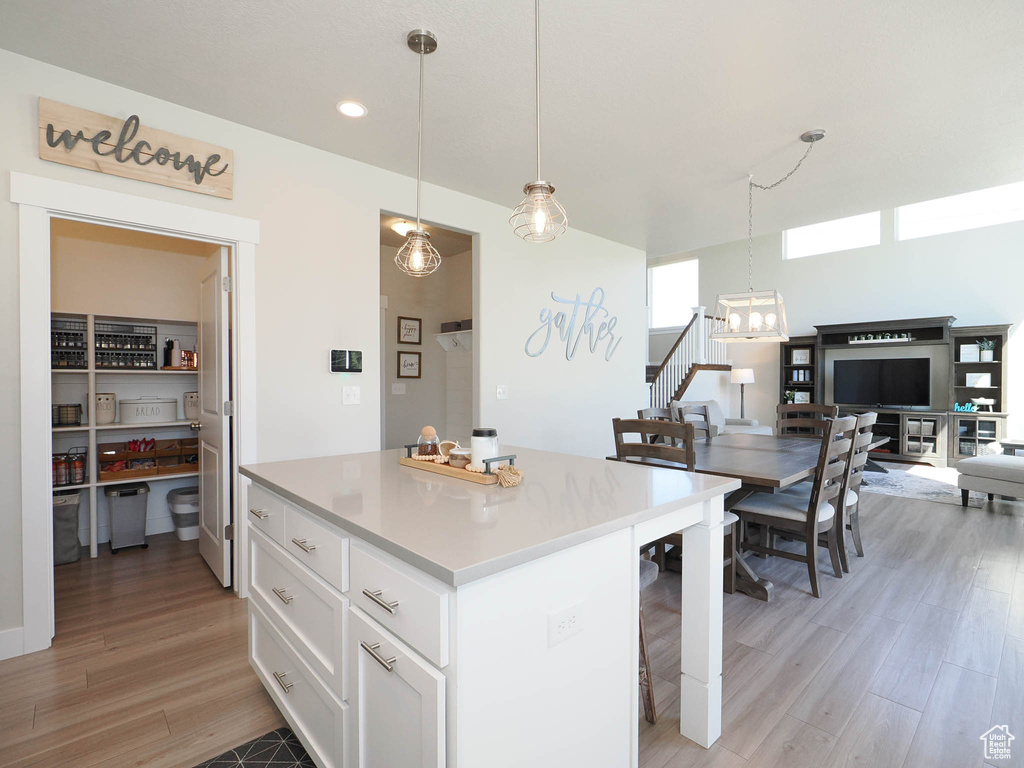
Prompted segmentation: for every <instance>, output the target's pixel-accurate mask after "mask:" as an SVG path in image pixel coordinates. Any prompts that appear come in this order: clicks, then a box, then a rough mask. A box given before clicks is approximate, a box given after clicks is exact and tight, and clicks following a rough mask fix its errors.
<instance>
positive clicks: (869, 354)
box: [779, 317, 1010, 466]
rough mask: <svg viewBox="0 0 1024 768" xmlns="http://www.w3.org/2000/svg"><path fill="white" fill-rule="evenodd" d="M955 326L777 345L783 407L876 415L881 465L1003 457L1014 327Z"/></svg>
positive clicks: (876, 328)
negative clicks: (826, 407) (834, 408)
mask: <svg viewBox="0 0 1024 768" xmlns="http://www.w3.org/2000/svg"><path fill="white" fill-rule="evenodd" d="M955 320H956V318H955V317H926V318H915V319H910V320H891V321H881V322H871V323H846V324H840V325H819V326H815V328H816V330H817V332H818V333H817V335H816V336H802V337H793V338H791V339H790V340H789V341H788V342H786V343H784V344H782V345H781V349H780V354H781V360H780V376H779V380H780V401H781V402H797V403H801V402H806V403H826V404H830V405H832V404H834V405H838V406H839V408H840V411H841V412H847V411H863V410H871V411H875V412H877V413H878V422H877V423H876V425H875V434H876V435H879V436H885V437H888V438H889V442H888V443H887V444H886V445H884V446H882V447H881V448H879V449H877V450H876V451H875V452H874V453H875V454H876V458H877V459H893V460H897V461H912V462H924V463H928V464H933V465H935V466H946V465H947V464H955V463H956V461H957V460H958V459H962V458H967V457H969V456H979V455H984V454H987V453H997V452H999V440H1000V439H1002V438H1004V437H1005V436H1006V417H1007V413H1006V409H1007V407H1008V406H1007V404H1006V402H1005V400H1006V392H1007V380H1006V376H1007V361H1006V350H1007V339H1008V334H1009V329H1010V326H1009V325H978V326H963V327H954V325H953V322H954V321H955Z"/></svg>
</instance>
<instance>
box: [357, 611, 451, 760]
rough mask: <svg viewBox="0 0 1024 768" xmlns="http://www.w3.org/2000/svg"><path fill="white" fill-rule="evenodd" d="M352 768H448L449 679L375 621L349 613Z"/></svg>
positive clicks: (361, 615) (360, 614) (364, 615)
mask: <svg viewBox="0 0 1024 768" xmlns="http://www.w3.org/2000/svg"><path fill="white" fill-rule="evenodd" d="M349 612H350V613H349V621H348V647H349V649H350V650H349V664H348V669H349V708H350V710H349V714H350V717H351V724H352V735H351V739H350V741H349V750H350V751H349V756H350V759H349V762H348V765H349V766H350V768H356V766H358V767H359V768H380V767H381V766H387V767H388V768H427V767H428V766H429V767H430V768H443V766H444V764H445V699H444V696H445V679H444V676H443V675H442V674H441V673H440V672H439V671H437V670H436V669H434V667H432V666H431V665H430V664H429V663H428V662H427V661H425V660H423V659H422V658H420V657H419V656H418V655H417V654H416V653H415V652H413V651H412V650H411V649H410V648H409V647H408V646H406V645H404V644H403V643H401V642H400V641H399V640H397V639H396V638H395V637H394V636H393V635H391V634H390V633H389V632H387V631H386V630H384V629H383V627H381V626H380V625H378V624H377V623H376V622H375V621H373V620H372V619H370V618H369V617H368V616H367V615H366V614H364V613H363V612H362V611H361V610H359V609H358V608H350V609H349Z"/></svg>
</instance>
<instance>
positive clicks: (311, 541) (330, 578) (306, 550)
mask: <svg viewBox="0 0 1024 768" xmlns="http://www.w3.org/2000/svg"><path fill="white" fill-rule="evenodd" d="M284 548H285V549H286V550H288V553H289V554H292V555H295V557H296V559H298V561H299V562H301V563H303V564H305V565H306V566H308V567H309V568H310V569H311V570H313V571H315V572H316V573H318V574H320V576H322V577H323V579H324V581H326V582H327V583H328V584H330V585H332V586H333V587H335V588H336V589H337V590H338V591H340V592H347V591H348V537H347V536H344V535H342V534H341V533H339V532H338V531H336V530H333V529H331V528H330V527H329V526H328V525H327V524H326V523H321V522H319V521H318V520H314V519H313V518H312V517H311V516H310V515H308V514H307V513H305V512H300V511H299V510H297V509H295V508H293V507H290V506H286V507H285V510H284Z"/></svg>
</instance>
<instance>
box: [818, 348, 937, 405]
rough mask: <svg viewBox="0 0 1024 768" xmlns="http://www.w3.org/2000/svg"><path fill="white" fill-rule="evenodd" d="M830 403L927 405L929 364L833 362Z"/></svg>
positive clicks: (917, 360)
mask: <svg viewBox="0 0 1024 768" xmlns="http://www.w3.org/2000/svg"><path fill="white" fill-rule="evenodd" d="M832 400H833V402H834V403H836V404H837V405H893V406H914V405H919V406H920V405H923V406H930V405H931V361H930V360H929V359H928V358H926V357H905V358H890V359H876V360H836V361H835V363H834V365H833V368H832Z"/></svg>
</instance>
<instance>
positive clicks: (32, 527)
mask: <svg viewBox="0 0 1024 768" xmlns="http://www.w3.org/2000/svg"><path fill="white" fill-rule="evenodd" d="M10 190H11V195H10V199H11V202H12V203H15V204H17V205H18V225H19V226H18V239H19V244H18V251H19V268H20V275H19V282H20V292H19V297H20V298H19V304H20V307H19V311H20V318H21V327H20V355H19V357H20V392H21V560H22V574H21V576H22V615H23V621H24V625H23V627H22V629H21V638H20V643H18V642H10V641H12V640H14V641H16V640H17V638H14V637H11V636H10V635H8V636H7V638H5V639H6V640H7V641H8V643H5V650H6V653H4V654H3V657H7V656H19V655H23V654H26V653H32V652H34V651H39V650H42V649H44V648H49V647H50V644H51V642H52V640H53V636H54V629H55V624H54V593H53V583H54V582H53V522H52V515H51V514H50V509H51V506H52V501H51V497H52V491H53V487H52V470H51V467H50V463H51V461H50V455H51V453H52V450H53V446H52V437H51V434H52V433H51V425H50V417H49V412H50V408H49V400H50V386H51V374H50V358H49V351H48V349H49V332H50V221H51V219H55V218H58V219H72V220H75V221H84V222H88V223H92V224H100V225H104V226H109V227H115V228H119V229H130V230H136V231H140V232H152V233H155V234H161V235H169V236H172V237H182V238H188V239H190V240H202V241H206V242H211V243H217V244H219V245H226V246H229V247H230V248H231V252H232V255H231V273H232V288H233V297H232V301H231V323H232V328H230V329H229V333H230V334H231V337H232V339H233V343H232V344H231V359H230V365H231V369H232V399H233V402H234V404H235V406H234V419H233V423H232V449H233V450H232V468H231V475H232V481H231V482H232V492H233V498H234V501H235V507H236V509H237V508H238V506H239V504H240V501H241V499H242V498H244V496H243V494H242V490H243V488H242V487H240V478H239V474H238V465H239V464H240V463H251V462H255V461H256V460H257V450H256V427H257V422H256V419H257V377H256V349H255V337H256V308H255V297H256V286H255V276H256V263H255V262H256V258H255V257H256V246H257V244H258V243H259V230H260V227H259V221H258V220H255V219H246V218H242V217H239V216H234V215H231V214H225V213H216V212H213V211H208V210H204V209H201V208H193V207H191V206H187V205H182V204H180V203H170V202H164V201H161V200H154V199H152V198H147V197H139V196H136V195H129V194H124V193H121V192H112V191H109V190H105V189H99V188H96V187H90V186H84V185H81V184H72V183H70V182H65V181H58V180H55V179H49V178H43V177H39V176H32V175H29V174H24V173H19V172H16V171H12V172H11V175H10ZM44 510H45V511H44ZM41 512H42V513H41ZM246 517H247V516H246V515H239V514H235V515H233V519H232V522H233V523H234V525H235V535H234V542H233V544H234V558H233V559H234V573H233V582H234V585H235V586H234V589H235V592H236V593H237V594H238V596H239V597H246V596H247V589H246V585H245V583H244V580H243V579H242V578H241V575H242V574H244V573H245V572H246V571H245V560H246V558H247V554H248V552H247V550H248V547H247V546H246V538H247V537H246V533H247V530H246ZM4 634H8V633H4ZM19 645H20V652H18V646H19Z"/></svg>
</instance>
